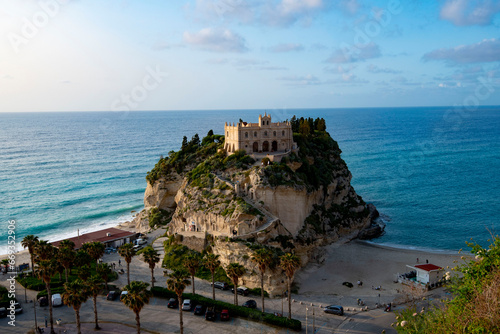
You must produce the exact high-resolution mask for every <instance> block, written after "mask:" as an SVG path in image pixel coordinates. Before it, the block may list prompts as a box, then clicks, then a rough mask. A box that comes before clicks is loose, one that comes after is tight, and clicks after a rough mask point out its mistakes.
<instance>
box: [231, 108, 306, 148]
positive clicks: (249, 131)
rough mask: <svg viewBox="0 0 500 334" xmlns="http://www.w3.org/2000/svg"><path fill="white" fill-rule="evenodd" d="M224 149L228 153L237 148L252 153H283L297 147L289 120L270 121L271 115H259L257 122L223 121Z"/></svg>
mask: <svg viewBox="0 0 500 334" xmlns="http://www.w3.org/2000/svg"><path fill="white" fill-rule="evenodd" d="M224 134H225V142H224V149H225V150H226V151H227V153H228V154H233V153H234V152H236V151H238V150H245V152H246V153H247V154H252V153H264V152H269V153H284V152H289V151H291V150H294V149H296V148H297V144H296V143H294V142H293V133H292V125H291V124H290V122H277V123H273V122H272V121H271V115H268V114H267V113H265V114H264V116H262V115H259V122H258V123H247V122H239V123H236V124H234V123H233V124H232V125H231V123H229V124H228V123H227V122H226V123H225V125H224Z"/></svg>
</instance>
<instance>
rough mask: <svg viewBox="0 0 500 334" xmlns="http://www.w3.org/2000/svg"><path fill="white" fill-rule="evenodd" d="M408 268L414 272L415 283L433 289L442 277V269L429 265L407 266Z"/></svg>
mask: <svg viewBox="0 0 500 334" xmlns="http://www.w3.org/2000/svg"><path fill="white" fill-rule="evenodd" d="M407 267H408V268H410V269H412V270H414V271H416V273H417V277H416V281H417V282H420V283H422V284H427V285H428V286H429V287H434V286H435V285H436V284H437V283H438V282H441V280H442V279H443V277H444V269H443V268H442V267H439V266H436V265H434V264H431V263H426V264H416V265H414V266H410V265H407Z"/></svg>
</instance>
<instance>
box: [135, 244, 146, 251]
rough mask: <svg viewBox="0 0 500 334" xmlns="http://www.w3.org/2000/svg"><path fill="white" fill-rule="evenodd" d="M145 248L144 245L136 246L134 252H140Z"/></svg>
mask: <svg viewBox="0 0 500 334" xmlns="http://www.w3.org/2000/svg"><path fill="white" fill-rule="evenodd" d="M143 248H144V245H135V246H134V250H135V251H136V252H137V251H138V250H140V249H143Z"/></svg>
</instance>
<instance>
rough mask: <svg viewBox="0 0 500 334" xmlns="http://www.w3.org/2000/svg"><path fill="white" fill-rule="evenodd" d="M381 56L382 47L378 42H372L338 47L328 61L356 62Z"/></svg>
mask: <svg viewBox="0 0 500 334" xmlns="http://www.w3.org/2000/svg"><path fill="white" fill-rule="evenodd" d="M377 57H380V48H379V46H378V45H377V44H375V43H373V42H370V43H368V44H358V45H351V46H349V47H346V48H343V49H340V48H338V49H336V50H335V51H334V52H333V54H332V55H331V56H330V57H329V58H328V59H327V60H326V61H327V62H328V63H336V64H338V63H355V62H358V61H364V60H367V59H372V58H377Z"/></svg>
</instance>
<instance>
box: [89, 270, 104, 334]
mask: <svg viewBox="0 0 500 334" xmlns="http://www.w3.org/2000/svg"><path fill="white" fill-rule="evenodd" d="M101 283H102V279H101V277H99V276H98V275H92V276H91V277H90V278H89V279H88V280H87V289H88V292H89V296H91V297H92V299H93V301H94V319H95V327H94V328H95V329H101V327H99V323H98V321H97V296H98V295H99V291H101Z"/></svg>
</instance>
